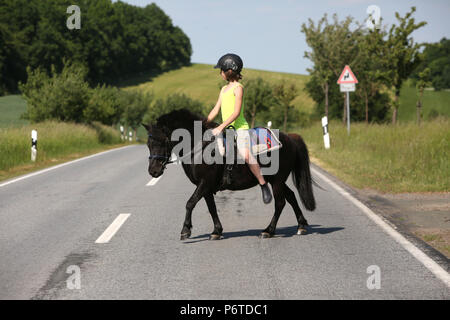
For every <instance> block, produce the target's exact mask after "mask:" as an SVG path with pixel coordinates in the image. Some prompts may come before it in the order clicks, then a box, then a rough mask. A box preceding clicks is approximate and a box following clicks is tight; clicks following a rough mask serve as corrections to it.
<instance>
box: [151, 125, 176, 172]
mask: <svg viewBox="0 0 450 320" xmlns="http://www.w3.org/2000/svg"><path fill="white" fill-rule="evenodd" d="M148 137H149V139H153V140H157V141H162V140H161V139H155V138H153V135H152V134H151V133H149V134H148ZM168 141H169V139H168V138H167V137H166V138H165V139H164V150H165V152H166V155H164V156H162V155H159V154H154V155H152V154H151V155H150V156H149V157H148V159H149V160H152V159H155V160H158V159H159V160H160V159H162V160H163V161H162V166H163V168H165V167H166V165H168V164H171V163H174V162H175V160H170V154H169V155H167V154H168V148H167V142H168Z"/></svg>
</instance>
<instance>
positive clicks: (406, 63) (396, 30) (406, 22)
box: [386, 7, 427, 124]
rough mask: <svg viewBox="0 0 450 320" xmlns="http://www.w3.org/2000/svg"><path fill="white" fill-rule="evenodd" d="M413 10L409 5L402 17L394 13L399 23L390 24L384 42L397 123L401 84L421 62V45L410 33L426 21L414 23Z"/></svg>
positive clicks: (394, 121)
mask: <svg viewBox="0 0 450 320" xmlns="http://www.w3.org/2000/svg"><path fill="white" fill-rule="evenodd" d="M414 12H416V7H411V11H410V12H408V13H406V15H405V16H404V17H401V16H400V14H399V13H398V12H396V13H395V17H396V18H397V20H398V22H399V25H395V24H394V25H392V27H391V29H390V30H389V36H388V39H387V42H386V45H387V48H388V53H389V56H388V57H389V61H390V66H389V69H390V70H391V71H392V74H391V84H392V87H393V90H394V102H393V115H392V123H393V124H396V123H397V115H398V108H399V97H400V90H401V88H402V85H403V83H404V81H405V80H406V79H408V78H409V76H410V75H411V74H412V73H413V71H414V69H415V68H416V67H417V66H418V65H419V64H420V63H421V55H420V48H421V47H422V46H423V45H422V44H418V43H415V42H414V39H413V38H412V37H411V34H412V33H413V32H414V31H415V30H417V29H420V28H421V27H423V26H425V25H426V24H427V23H426V22H419V23H417V24H416V23H415V19H414V18H413V17H412V15H413V14H414Z"/></svg>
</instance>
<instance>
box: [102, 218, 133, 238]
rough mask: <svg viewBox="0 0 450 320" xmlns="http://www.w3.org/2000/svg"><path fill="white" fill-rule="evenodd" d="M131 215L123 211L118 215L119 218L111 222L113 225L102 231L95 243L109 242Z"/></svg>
mask: <svg viewBox="0 0 450 320" xmlns="http://www.w3.org/2000/svg"><path fill="white" fill-rule="evenodd" d="M129 216H130V214H129V213H121V214H119V215H118V216H117V218H116V219H115V220H114V221H113V223H111V225H110V226H109V227H108V228H107V229H106V230H105V232H103V233H102V235H101V236H100V237H98V239H97V240H95V243H108V242H109V240H111V238H112V237H114V235H115V234H116V233H117V231H119V229H120V227H121V226H122V225H123V224H124V222H125V221H126V220H127V219H128V217H129Z"/></svg>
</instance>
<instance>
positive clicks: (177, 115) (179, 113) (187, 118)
mask: <svg viewBox="0 0 450 320" xmlns="http://www.w3.org/2000/svg"><path fill="white" fill-rule="evenodd" d="M194 121H202V122H203V127H204V128H206V129H211V128H214V127H216V126H217V124H216V123H214V122H211V123H206V118H205V117H202V116H199V115H198V114H196V113H193V112H191V111H190V110H188V109H186V108H182V109H178V110H173V111H171V112H169V113H167V114H164V115H162V116H160V117H159V118H158V119H157V120H156V125H157V126H161V127H166V128H169V129H171V130H174V129H177V128H189V127H191V126H193V123H194Z"/></svg>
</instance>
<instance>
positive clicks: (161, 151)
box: [142, 124, 171, 178]
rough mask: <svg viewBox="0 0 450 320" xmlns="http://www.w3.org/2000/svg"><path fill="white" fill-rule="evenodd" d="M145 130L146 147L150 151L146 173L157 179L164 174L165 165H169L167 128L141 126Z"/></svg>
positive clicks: (169, 152) (169, 153)
mask: <svg viewBox="0 0 450 320" xmlns="http://www.w3.org/2000/svg"><path fill="white" fill-rule="evenodd" d="M142 125H143V126H144V127H145V129H147V134H148V139H147V147H148V150H149V151H150V156H149V157H148V160H149V162H148V173H149V174H150V175H151V176H152V177H154V178H157V177H159V176H161V175H162V174H163V173H164V169H165V168H166V165H167V164H168V163H170V161H169V160H170V156H171V148H170V140H169V132H168V130H167V128H165V127H160V126H156V125H152V124H149V125H146V124H142Z"/></svg>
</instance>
